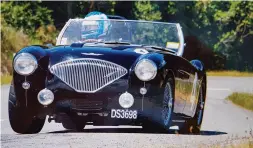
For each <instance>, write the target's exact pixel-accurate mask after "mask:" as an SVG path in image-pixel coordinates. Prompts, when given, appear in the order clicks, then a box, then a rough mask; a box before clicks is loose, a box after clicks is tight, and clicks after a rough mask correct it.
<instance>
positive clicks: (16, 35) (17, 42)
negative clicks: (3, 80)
mask: <svg viewBox="0 0 253 148" xmlns="http://www.w3.org/2000/svg"><path fill="white" fill-rule="evenodd" d="M28 44H29V38H28V36H27V35H26V34H25V33H23V31H22V30H16V29H15V28H13V27H10V26H8V25H7V24H6V22H5V20H4V19H3V18H2V17H1V50H2V52H1V66H2V68H1V75H2V74H10V73H11V72H12V64H11V63H12V57H13V53H15V52H17V51H19V50H20V49H21V48H23V47H25V46H27V45H28Z"/></svg>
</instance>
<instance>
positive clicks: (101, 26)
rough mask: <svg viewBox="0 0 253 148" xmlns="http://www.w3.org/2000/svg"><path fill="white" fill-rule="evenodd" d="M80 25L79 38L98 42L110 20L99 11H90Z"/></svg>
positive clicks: (107, 28)
mask: <svg viewBox="0 0 253 148" xmlns="http://www.w3.org/2000/svg"><path fill="white" fill-rule="evenodd" d="M84 20H85V21H83V22H82V27H81V33H82V34H81V39H82V41H84V42H98V41H102V38H103V37H104V36H105V35H106V34H107V33H108V30H109V26H110V22H109V21H107V20H109V19H108V17H107V16H106V15H105V14H103V13H101V12H97V11H94V12H90V13H89V14H87V15H86V16H85V18H84Z"/></svg>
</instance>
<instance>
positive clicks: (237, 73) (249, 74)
mask: <svg viewBox="0 0 253 148" xmlns="http://www.w3.org/2000/svg"><path fill="white" fill-rule="evenodd" d="M207 75H208V76H231V77H253V72H241V71H236V70H231V71H229V70H226V71H208V72H207Z"/></svg>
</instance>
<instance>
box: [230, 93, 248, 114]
mask: <svg viewBox="0 0 253 148" xmlns="http://www.w3.org/2000/svg"><path fill="white" fill-rule="evenodd" d="M227 99H228V100H230V101H232V102H233V103H235V104H237V105H239V106H241V107H243V108H246V109H248V110H252V111H253V94H250V93H233V94H231V95H230V96H228V97H227Z"/></svg>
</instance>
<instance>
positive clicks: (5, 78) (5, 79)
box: [1, 75, 12, 85]
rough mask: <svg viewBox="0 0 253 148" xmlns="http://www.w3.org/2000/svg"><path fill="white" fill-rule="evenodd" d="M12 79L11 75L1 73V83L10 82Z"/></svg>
mask: <svg viewBox="0 0 253 148" xmlns="http://www.w3.org/2000/svg"><path fill="white" fill-rule="evenodd" d="M11 80H12V76H11V75H1V85H3V84H10V83H11Z"/></svg>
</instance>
